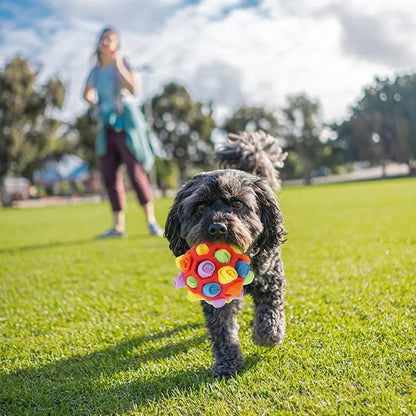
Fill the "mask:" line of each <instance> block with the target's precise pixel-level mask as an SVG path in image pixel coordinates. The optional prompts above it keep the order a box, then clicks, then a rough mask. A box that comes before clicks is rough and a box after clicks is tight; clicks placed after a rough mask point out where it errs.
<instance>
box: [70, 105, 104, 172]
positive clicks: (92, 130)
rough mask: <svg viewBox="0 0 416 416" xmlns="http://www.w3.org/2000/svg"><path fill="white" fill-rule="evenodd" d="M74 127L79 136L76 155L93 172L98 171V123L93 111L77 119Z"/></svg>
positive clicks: (88, 111) (75, 149)
mask: <svg viewBox="0 0 416 416" xmlns="http://www.w3.org/2000/svg"><path fill="white" fill-rule="evenodd" d="M73 127H74V129H75V131H76V135H77V138H76V139H75V141H76V146H74V147H75V148H74V153H76V154H77V155H78V156H79V157H80V158H81V159H83V160H84V161H85V162H86V163H87V164H88V166H89V167H90V169H91V170H97V169H98V165H97V155H96V152H95V139H96V137H97V134H98V123H97V120H96V119H95V117H93V114H92V110H91V109H88V110H87V111H86V112H85V113H84V114H82V115H80V116H79V117H77V118H76V120H75V123H74V125H73Z"/></svg>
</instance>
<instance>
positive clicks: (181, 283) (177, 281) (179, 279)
mask: <svg viewBox="0 0 416 416" xmlns="http://www.w3.org/2000/svg"><path fill="white" fill-rule="evenodd" d="M173 284H174V286H175V289H180V288H181V287H185V286H186V283H185V277H184V275H183V273H182V272H179V274H178V275H177V276H176V277H175V278H174V279H173Z"/></svg>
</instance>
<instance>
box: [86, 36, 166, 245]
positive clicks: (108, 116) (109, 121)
mask: <svg viewBox="0 0 416 416" xmlns="http://www.w3.org/2000/svg"><path fill="white" fill-rule="evenodd" d="M119 46H120V39H119V36H118V33H117V32H116V30H114V29H113V28H105V29H104V30H103V31H102V32H101V34H100V36H99V39H98V44H97V48H96V52H95V54H96V57H97V63H96V66H94V67H93V68H92V69H91V71H90V73H89V75H88V77H87V81H86V84H85V89H84V99H85V100H86V101H87V102H88V103H89V104H90V106H91V107H92V108H93V111H94V112H95V113H96V115H97V117H98V136H97V139H96V145H95V149H96V153H97V156H98V165H99V169H100V171H101V175H102V177H103V180H104V183H105V187H106V189H107V193H108V197H109V200H110V203H111V208H112V212H113V226H112V228H110V229H109V230H107V231H106V232H105V233H104V234H102V235H100V236H98V238H114V237H123V236H124V235H125V214H124V210H125V192H124V186H123V182H122V173H121V171H120V169H119V168H120V166H121V164H122V163H125V164H126V167H127V173H128V175H129V178H130V180H131V183H132V186H133V189H134V191H135V193H136V196H137V199H138V201H139V203H140V205H141V206H142V208H143V211H144V214H145V216H146V220H147V223H148V228H149V231H150V233H151V234H152V235H157V236H162V235H163V232H162V229H161V228H160V226H159V225H158V223H157V221H156V218H155V214H154V208H153V198H152V192H151V189H150V186H149V181H148V177H147V174H146V172H149V171H150V169H151V168H152V166H153V163H154V155H153V150H152V147H151V144H150V140H149V133H148V130H147V125H146V122H145V119H144V116H143V114H142V113H141V111H140V110H139V108H138V106H137V104H135V103H134V102H133V101H132V100H131V98H132V96H133V95H134V94H135V93H136V91H137V85H136V80H135V76H134V71H133V70H132V69H131V67H130V65H129V64H128V62H127V61H126V60H125V59H123V58H122V57H121V56H120V53H119Z"/></svg>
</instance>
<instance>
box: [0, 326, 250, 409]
mask: <svg viewBox="0 0 416 416" xmlns="http://www.w3.org/2000/svg"><path fill="white" fill-rule="evenodd" d="M201 325H202V324H186V325H182V326H179V327H177V328H174V329H172V330H169V331H165V332H161V333H158V334H152V335H145V336H140V337H137V338H134V339H130V340H127V341H124V342H122V343H120V344H118V345H115V346H113V347H109V348H107V349H104V350H99V351H95V352H93V353H91V354H86V355H77V356H74V357H72V358H69V359H67V360H61V361H56V362H53V363H51V364H48V365H45V366H42V367H38V368H33V369H30V368H28V369H23V370H18V371H15V372H12V373H10V374H5V373H3V372H1V373H0V378H1V384H0V385H1V386H2V387H1V389H0V413H1V414H21V413H22V412H23V413H25V414H57V415H74V414H115V413H123V412H129V411H131V410H132V409H134V408H135V407H136V406H143V405H146V404H147V403H150V402H157V401H158V400H159V399H160V398H162V397H163V398H164V399H166V398H169V396H170V395H173V394H175V393H174V392H178V390H179V391H185V390H189V389H190V388H192V389H197V390H198V388H199V387H200V386H201V385H204V384H208V383H212V382H214V380H215V378H214V377H213V376H212V375H210V371H209V370H210V368H209V365H210V364H211V363H209V362H207V363H204V364H205V365H204V366H203V365H200V366H196V367H195V366H194V367H193V368H191V369H186V370H179V371H176V372H175V371H171V370H169V371H167V372H166V373H163V374H160V373H157V372H155V373H152V370H150V369H149V373H148V376H147V377H146V378H141V379H137V378H135V379H134V380H128V381H125V380H124V381H123V376H122V375H123V373H124V372H127V371H129V370H130V371H131V369H134V368H137V367H139V366H140V365H147V363H148V362H150V361H157V360H163V359H168V358H174V359H177V358H178V357H179V358H180V356H181V355H182V354H184V353H186V352H187V351H188V350H189V349H190V348H193V347H196V346H198V347H201V346H202V344H204V343H206V340H207V338H206V336H205V334H204V335H201V336H194V337H191V338H189V339H187V340H183V341H181V342H179V343H175V342H174V341H173V340H171V341H172V342H169V340H170V338H172V337H173V336H174V335H175V334H177V333H179V332H181V331H184V330H187V329H196V328H199V327H200V326H201ZM157 340H165V341H166V342H167V345H166V346H162V347H159V348H155V349H152V348H150V349H149V351H148V352H147V353H145V354H141V355H137V354H135V353H134V349H135V348H136V347H138V346H140V345H142V344H144V343H149V344H150V345H151V343H152V341H157ZM257 360H258V359H257V357H247V359H246V365H245V370H247V369H249V368H251V367H252V366H254V365H255V363H256V362H257ZM149 367H151V365H149ZM108 380H110V381H108ZM109 384H111V386H108V385H109Z"/></svg>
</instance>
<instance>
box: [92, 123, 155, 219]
mask: <svg viewBox="0 0 416 416" xmlns="http://www.w3.org/2000/svg"><path fill="white" fill-rule="evenodd" d="M106 133H107V154H106V155H105V156H101V157H99V158H98V165H99V168H100V171H101V175H102V177H103V179H104V183H105V187H106V188H107V193H108V198H109V199H110V203H111V208H112V209H113V211H123V210H124V207H125V204H126V202H125V194H124V186H123V178H122V173H121V171H120V169H119V167H120V165H121V164H122V163H125V164H126V167H127V173H128V175H129V177H130V181H131V184H132V186H133V189H134V191H135V192H136V195H137V198H138V200H139V202H140V204H141V205H144V204H147V203H148V202H150V201H151V200H152V193H151V190H150V186H149V180H148V179H147V175H146V173H145V171H144V170H143V167H142V165H141V164H140V163H139V162H138V161H137V159H136V158H135V157H134V156H133V154H132V153H131V152H130V150H129V148H128V147H127V145H126V133H125V132H124V131H115V130H113V129H112V128H108V129H107V132H106Z"/></svg>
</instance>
